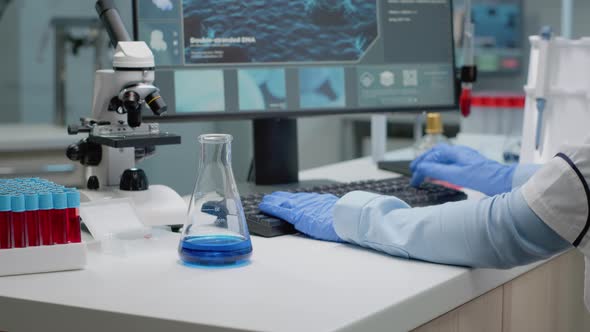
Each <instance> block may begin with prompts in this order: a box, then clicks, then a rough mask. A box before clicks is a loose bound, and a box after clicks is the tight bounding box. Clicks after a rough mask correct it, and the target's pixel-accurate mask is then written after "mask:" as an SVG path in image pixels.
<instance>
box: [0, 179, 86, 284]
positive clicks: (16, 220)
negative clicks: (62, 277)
mask: <svg viewBox="0 0 590 332" xmlns="http://www.w3.org/2000/svg"><path fill="white" fill-rule="evenodd" d="M79 207H80V193H79V192H78V190H76V189H75V188H65V187H64V186H60V185H58V184H55V183H53V182H50V181H47V180H44V179H40V178H16V179H0V276H8V275H19V274H31V273H44V272H55V271H65V270H78V269H83V268H85V266H86V245H85V244H84V243H82V239H81V230H80V214H79Z"/></svg>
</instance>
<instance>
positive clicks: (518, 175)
mask: <svg viewBox="0 0 590 332" xmlns="http://www.w3.org/2000/svg"><path fill="white" fill-rule="evenodd" d="M542 166H543V165H539V164H518V165H517V166H516V169H515V170H514V173H513V175H512V189H515V188H518V187H521V186H522V185H523V184H525V183H526V182H527V181H528V180H529V179H530V178H531V177H532V176H533V175H535V173H537V171H538V170H539V169H540V168H541V167H542Z"/></svg>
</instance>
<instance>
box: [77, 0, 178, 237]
mask: <svg viewBox="0 0 590 332" xmlns="http://www.w3.org/2000/svg"><path fill="white" fill-rule="evenodd" d="M96 11H97V12H98V15H99V16H100V19H101V20H102V22H103V25H104V26H105V28H106V30H107V32H108V34H109V37H110V40H111V44H112V45H113V47H115V53H114V56H113V69H101V70H97V71H96V74H95V79H94V98H93V101H92V118H83V119H81V121H80V122H81V123H80V124H79V125H71V126H69V127H68V133H69V134H71V135H75V134H78V133H88V137H86V138H84V139H82V140H81V141H79V142H77V143H75V144H72V145H70V146H69V147H68V149H67V152H66V154H67V156H68V158H69V159H70V160H73V161H79V162H80V163H81V164H82V165H85V166H87V167H86V178H87V183H86V189H85V190H82V191H81V196H82V201H90V202H94V201H104V200H108V199H116V198H130V199H131V200H132V201H133V205H134V206H135V208H136V209H137V212H138V217H139V218H140V220H141V221H142V222H143V223H144V224H145V225H149V226H154V225H166V224H168V225H169V224H183V223H184V218H185V214H186V211H187V205H186V203H185V202H184V200H183V199H182V197H180V196H179V195H178V194H177V193H176V192H175V191H174V190H172V189H171V188H169V187H166V186H162V185H149V181H148V179H147V176H146V174H145V172H144V171H143V170H141V169H139V168H137V167H136V166H135V164H136V162H138V161H141V160H142V159H144V158H146V157H148V156H150V155H153V154H154V153H155V146H157V145H169V144H180V136H178V135H174V134H170V133H167V132H162V131H160V127H159V125H158V124H157V123H144V122H143V121H142V110H143V109H149V110H150V111H151V112H152V113H153V114H155V115H158V116H159V115H161V114H163V113H165V112H166V109H167V106H166V103H165V102H164V99H163V98H162V96H160V90H159V89H158V88H157V87H156V86H154V84H153V83H154V78H155V74H154V69H155V63H154V56H153V54H152V52H151V50H150V49H149V48H148V46H147V45H146V43H144V42H142V41H131V37H130V36H129V34H128V32H127V30H126V29H125V26H124V25H123V22H122V20H121V17H120V16H119V13H118V11H117V9H116V8H115V6H114V4H113V2H112V0H99V1H97V2H96Z"/></svg>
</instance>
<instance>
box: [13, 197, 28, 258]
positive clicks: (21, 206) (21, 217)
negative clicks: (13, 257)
mask: <svg viewBox="0 0 590 332" xmlns="http://www.w3.org/2000/svg"><path fill="white" fill-rule="evenodd" d="M10 208H11V210H12V216H11V225H12V246H13V248H25V247H26V246H27V237H26V234H27V233H26V226H25V196H24V195H21V194H15V195H12V197H11V201H10Z"/></svg>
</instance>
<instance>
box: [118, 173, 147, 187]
mask: <svg viewBox="0 0 590 332" xmlns="http://www.w3.org/2000/svg"><path fill="white" fill-rule="evenodd" d="M148 188H149V183H148V179H147V176H146V175H145V172H144V171H143V170H142V169H139V168H129V169H126V170H125V171H124V172H123V175H121V181H120V182H119V189H121V190H125V191H143V190H148Z"/></svg>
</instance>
